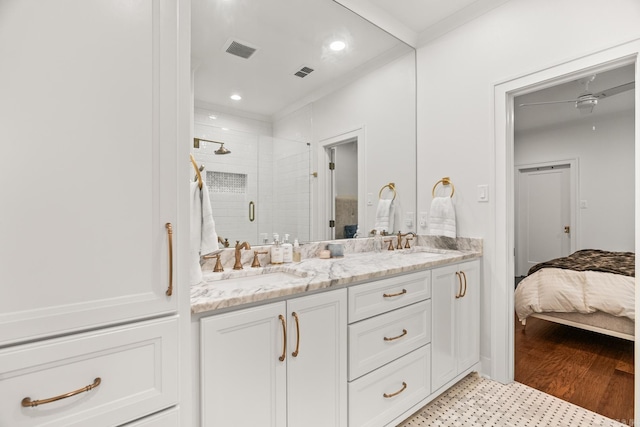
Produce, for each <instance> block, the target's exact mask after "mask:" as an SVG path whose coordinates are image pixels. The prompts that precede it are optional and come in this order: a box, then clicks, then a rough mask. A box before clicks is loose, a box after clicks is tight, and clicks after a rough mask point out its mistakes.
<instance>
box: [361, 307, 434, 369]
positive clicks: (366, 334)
mask: <svg viewBox="0 0 640 427" xmlns="http://www.w3.org/2000/svg"><path fill="white" fill-rule="evenodd" d="M430 341H431V300H426V301H422V302H419V303H416V304H413V305H410V306H408V307H404V308H400V309H397V310H394V311H392V312H389V313H386V314H382V315H380V316H376V317H372V318H370V319H367V320H363V321H361V322H358V323H354V324H351V325H349V380H354V379H356V378H358V377H360V376H362V375H364V374H366V373H368V372H370V371H372V370H374V369H376V368H378V367H379V366H382V365H384V364H385V363H388V362H390V361H392V360H394V359H397V358H398V357H400V356H403V355H404V354H406V353H409V352H410V351H413V350H415V349H417V348H418V347H421V346H423V345H425V344H427V343H428V342H430Z"/></svg>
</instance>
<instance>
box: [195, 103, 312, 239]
mask: <svg viewBox="0 0 640 427" xmlns="http://www.w3.org/2000/svg"><path fill="white" fill-rule="evenodd" d="M211 113H212V112H211V111H208V110H199V109H196V112H195V115H194V118H195V123H194V136H195V137H199V138H204V139H211V140H214V141H220V142H224V143H225V147H226V148H227V149H229V150H231V153H230V154H227V155H216V154H215V153H214V152H215V150H217V149H218V148H219V147H220V145H219V144H212V143H203V144H202V145H201V146H200V148H194V149H193V154H194V157H195V159H196V162H197V163H198V164H199V165H204V166H205V169H204V171H203V172H202V174H203V178H205V179H208V183H207V185H208V189H209V198H210V200H211V205H212V210H213V217H214V220H215V222H216V231H217V233H218V235H219V236H221V237H222V238H227V239H228V240H229V242H230V244H231V245H232V246H233V245H234V244H235V241H236V240H238V241H241V242H242V241H245V240H246V241H248V242H249V243H251V244H253V245H255V244H262V243H263V238H267V240H268V242H271V241H272V240H273V233H278V234H279V235H280V239H281V240H282V238H284V235H285V233H288V234H289V235H290V240H291V242H293V239H294V238H298V239H299V240H300V241H302V242H307V241H309V238H310V229H309V228H310V227H309V221H310V211H309V207H310V188H309V181H310V147H309V146H308V145H307V144H306V143H301V142H297V141H288V140H284V139H276V138H272V137H271V135H270V134H271V128H270V125H268V124H265V123H264V122H259V121H252V120H249V119H247V120H244V119H242V118H238V117H232V120H227V121H226V122H225V121H224V118H225V116H224V115H220V114H216V117H217V118H216V119H215V120H212V119H210V118H209V117H208V116H209V115H210V114H211ZM230 122H231V123H232V126H234V128H233V129H231V128H230V129H229V130H223V129H222V126H225V124H226V123H230ZM214 175H215V176H214ZM250 202H254V204H255V221H250V220H249V203H250Z"/></svg>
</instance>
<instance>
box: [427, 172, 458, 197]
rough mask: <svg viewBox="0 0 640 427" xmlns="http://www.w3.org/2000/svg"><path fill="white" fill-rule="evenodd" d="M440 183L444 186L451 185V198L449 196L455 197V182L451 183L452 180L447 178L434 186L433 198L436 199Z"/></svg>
mask: <svg viewBox="0 0 640 427" xmlns="http://www.w3.org/2000/svg"><path fill="white" fill-rule="evenodd" d="M440 183H442V185H450V186H451V196H449V197H453V193H455V191H456V188H455V187H454V185H453V182H451V180H450V179H449V177H448V176H445V177H444V178H442V179H441V180H440V181H438V182H436V185H434V186H433V190H431V196H433V197H436V187H437V186H438V184H440Z"/></svg>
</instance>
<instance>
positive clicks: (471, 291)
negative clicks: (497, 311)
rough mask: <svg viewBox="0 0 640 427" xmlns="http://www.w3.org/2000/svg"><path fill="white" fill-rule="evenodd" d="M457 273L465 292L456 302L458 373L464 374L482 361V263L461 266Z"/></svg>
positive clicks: (476, 262)
mask: <svg viewBox="0 0 640 427" xmlns="http://www.w3.org/2000/svg"><path fill="white" fill-rule="evenodd" d="M457 271H458V272H459V274H461V275H462V280H463V291H464V293H463V296H462V297H460V298H458V299H457V300H456V344H457V359H458V372H462V371H464V370H465V369H468V368H470V367H471V366H473V365H474V364H475V363H477V362H478V361H479V360H480V261H471V262H466V263H464V264H460V265H458V270H457ZM456 280H457V278H456Z"/></svg>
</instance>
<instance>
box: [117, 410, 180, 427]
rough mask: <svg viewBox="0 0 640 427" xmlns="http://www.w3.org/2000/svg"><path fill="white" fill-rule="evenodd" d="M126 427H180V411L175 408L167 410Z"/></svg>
mask: <svg viewBox="0 0 640 427" xmlns="http://www.w3.org/2000/svg"><path fill="white" fill-rule="evenodd" d="M126 427H180V411H178V409H177V408H173V409H167V410H166V411H162V412H160V413H159V414H154V415H149V416H148V417H144V418H143V419H141V420H138V421H134V422H132V423H129V424H126Z"/></svg>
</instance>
